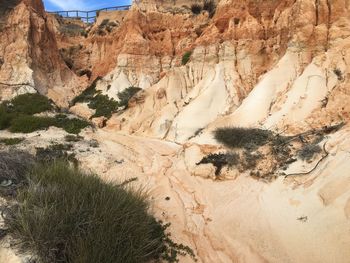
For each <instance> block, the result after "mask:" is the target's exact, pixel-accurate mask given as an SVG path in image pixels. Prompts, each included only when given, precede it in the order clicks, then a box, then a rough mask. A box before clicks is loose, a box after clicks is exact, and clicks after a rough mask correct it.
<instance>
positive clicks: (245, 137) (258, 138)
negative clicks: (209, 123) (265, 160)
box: [214, 127, 274, 149]
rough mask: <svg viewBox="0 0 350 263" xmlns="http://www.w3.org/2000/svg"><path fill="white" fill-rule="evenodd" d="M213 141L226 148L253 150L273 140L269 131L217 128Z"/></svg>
mask: <svg viewBox="0 0 350 263" xmlns="http://www.w3.org/2000/svg"><path fill="white" fill-rule="evenodd" d="M214 137H215V139H216V140H217V141H218V142H220V143H222V144H223V145H225V146H226V147H228V148H245V149H255V148H257V147H259V146H262V145H264V144H267V143H268V142H270V141H272V140H274V135H273V133H272V132H271V131H268V130H262V129H253V128H238V127H232V128H228V127H227V128H218V129H217V130H215V131H214Z"/></svg>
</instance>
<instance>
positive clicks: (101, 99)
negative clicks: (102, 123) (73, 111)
mask: <svg viewBox="0 0 350 263" xmlns="http://www.w3.org/2000/svg"><path fill="white" fill-rule="evenodd" d="M100 79H101V77H98V78H96V79H95V80H94V82H93V83H92V84H91V85H90V86H89V87H88V88H87V89H86V90H84V91H83V92H82V93H81V94H80V95H79V96H77V97H75V98H74V100H73V101H72V103H73V104H76V103H79V102H80V103H81V102H87V103H88V106H89V108H90V109H94V110H95V114H94V115H93V116H92V117H93V118H96V117H101V116H104V117H106V118H110V117H111V116H112V113H114V112H116V111H117V110H118V107H119V103H118V102H116V101H115V100H114V99H110V98H109V97H108V96H107V95H102V94H100V91H97V90H96V85H97V82H98V81H99V80H100Z"/></svg>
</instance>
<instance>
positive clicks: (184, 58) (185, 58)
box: [181, 51, 192, 66]
mask: <svg viewBox="0 0 350 263" xmlns="http://www.w3.org/2000/svg"><path fill="white" fill-rule="evenodd" d="M191 56H192V51H187V52H185V54H183V56H182V60H181V64H182V65H183V66H184V65H186V64H187V63H188V61H190V58H191Z"/></svg>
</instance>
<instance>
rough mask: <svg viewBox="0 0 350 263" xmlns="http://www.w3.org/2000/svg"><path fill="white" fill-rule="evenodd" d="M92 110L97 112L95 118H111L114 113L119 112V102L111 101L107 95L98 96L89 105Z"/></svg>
mask: <svg viewBox="0 0 350 263" xmlns="http://www.w3.org/2000/svg"><path fill="white" fill-rule="evenodd" d="M88 106H89V108H90V109H94V110H95V114H94V115H93V116H92V117H93V118H96V117H101V116H104V117H106V118H110V117H111V116H112V113H114V112H116V111H117V110H118V106H119V104H118V102H117V101H115V100H114V99H110V98H109V97H108V96H107V95H101V94H97V95H96V96H95V97H94V98H93V99H92V100H91V101H90V102H89V104H88Z"/></svg>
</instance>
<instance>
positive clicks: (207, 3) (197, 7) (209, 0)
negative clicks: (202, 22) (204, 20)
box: [191, 0, 216, 18]
mask: <svg viewBox="0 0 350 263" xmlns="http://www.w3.org/2000/svg"><path fill="white" fill-rule="evenodd" d="M203 10H205V11H207V12H208V14H209V17H210V18H212V17H213V16H214V14H215V11H216V4H215V2H214V1H213V0H204V1H203V4H198V3H194V4H192V5H191V11H192V13H193V14H195V15H199V14H200V13H201V12H202V11H203Z"/></svg>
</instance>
